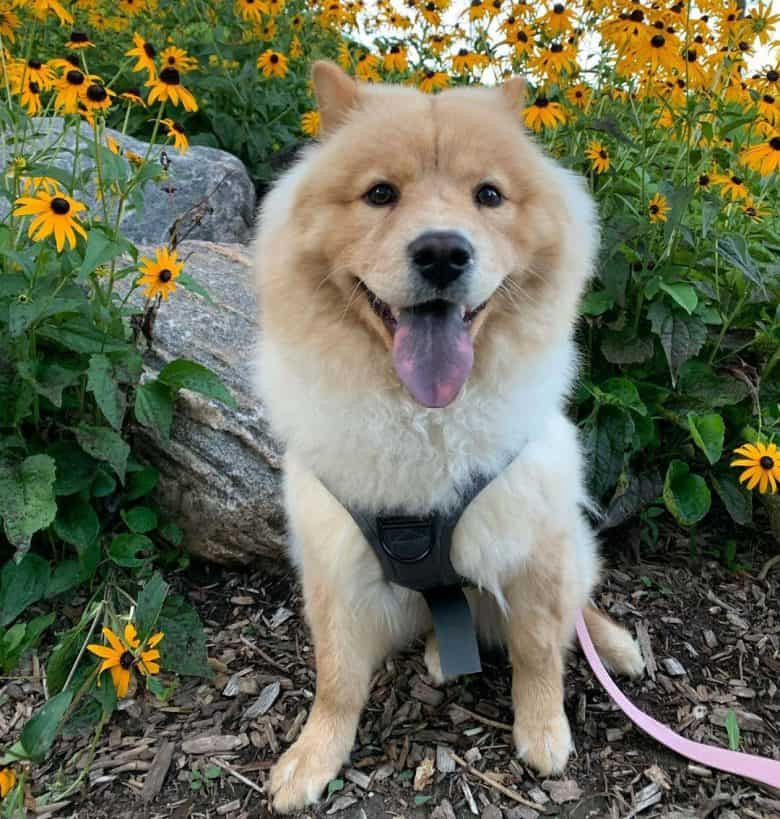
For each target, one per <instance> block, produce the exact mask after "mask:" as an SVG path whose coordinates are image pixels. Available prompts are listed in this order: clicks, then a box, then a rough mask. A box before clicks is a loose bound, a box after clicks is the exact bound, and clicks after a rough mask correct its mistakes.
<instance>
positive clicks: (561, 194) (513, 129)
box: [256, 63, 643, 812]
mask: <svg viewBox="0 0 780 819" xmlns="http://www.w3.org/2000/svg"><path fill="white" fill-rule="evenodd" d="M313 81H314V87H315V90H316V94H317V99H318V103H319V109H320V112H321V118H322V120H321V121H322V129H323V137H322V139H321V141H319V142H318V143H316V144H313V145H310V146H309V147H308V148H307V149H306V150H305V151H304V152H303V155H302V157H301V158H300V160H299V161H298V162H297V163H296V164H295V165H294V167H293V168H292V169H291V170H290V171H288V172H287V173H286V174H285V175H284V176H283V177H282V178H281V179H280V180H279V182H278V184H277V185H276V186H275V187H274V189H273V190H272V192H271V193H270V194H269V195H268V197H267V198H266V200H265V202H264V204H263V207H262V213H261V222H260V231H259V236H258V239H257V244H256V267H257V282H258V288H259V299H260V305H261V312H262V333H261V341H260V357H259V375H260V382H261V390H262V395H263V397H264V399H265V401H266V404H267V407H268V409H269V412H270V416H271V422H272V426H273V428H274V431H275V433H276V434H277V435H278V436H279V438H280V439H281V440H282V441H283V442H284V444H285V445H286V457H285V498H286V506H287V512H288V515H289V523H290V530H291V535H292V545H291V554H292V559H293V561H294V563H295V565H296V567H297V569H298V570H299V572H300V573H301V577H302V582H303V592H304V599H305V611H306V617H307V620H308V622H309V625H310V627H311V631H312V635H313V639H314V648H315V658H316V666H317V692H316V697H315V700H314V705H313V707H312V710H311V714H310V715H309V719H308V722H307V723H306V726H305V727H304V729H303V732H302V733H301V735H300V738H299V739H298V740H297V742H296V743H295V744H294V745H293V747H292V748H290V749H289V750H288V751H287V752H286V753H285V754H284V756H282V758H281V759H280V760H279V762H278V763H277V765H276V766H275V768H274V769H273V771H272V773H271V778H270V793H271V796H272V801H273V807H274V809H275V810H277V811H281V812H286V811H292V810H294V809H297V808H300V807H302V806H304V805H306V804H309V803H311V802H314V801H315V800H317V798H318V797H319V795H320V794H321V792H322V790H323V788H324V787H325V785H326V784H327V783H328V782H329V781H330V780H331V779H333V778H334V777H335V776H336V775H337V774H338V772H339V769H340V768H341V766H342V765H343V764H344V762H345V761H346V760H347V759H348V757H349V753H350V750H351V748H352V745H353V742H354V739H355V732H356V729H357V724H358V720H359V717H360V712H361V709H362V708H363V706H364V704H365V702H366V699H367V697H368V694H369V686H370V682H371V677H372V674H373V673H374V670H375V669H376V668H377V666H378V664H380V663H381V661H382V660H383V658H384V657H385V656H386V655H387V654H388V653H389V652H392V651H393V650H395V649H397V648H400V647H402V646H405V645H407V644H408V643H409V642H410V641H412V640H413V639H414V638H415V637H417V636H418V635H421V634H424V633H426V632H429V631H430V628H431V625H430V617H429V614H428V611H427V608H426V606H425V604H424V602H423V599H422V596H421V595H420V594H419V593H416V592H413V591H410V590H407V589H404V588H401V587H398V586H395V585H391V584H389V583H387V582H386V581H385V580H384V578H383V575H382V571H381V569H380V565H379V562H378V561H377V558H376V556H375V555H374V553H373V551H372V550H371V548H370V547H369V545H368V544H367V542H366V541H365V540H364V538H363V536H362V534H361V532H360V530H359V529H358V527H357V525H356V524H355V523H354V521H353V519H352V518H351V517H350V515H349V514H348V513H347V512H346V511H345V509H344V506H342V502H343V503H345V504H347V505H350V504H354V505H356V506H360V507H361V508H363V509H365V510H368V511H370V512H373V513H378V512H380V511H381V510H382V509H389V508H403V509H404V510H408V514H424V513H426V512H430V511H432V510H445V511H446V510H447V509H449V508H452V507H453V506H454V505H455V504H456V503H457V497H458V491H459V489H462V488H463V487H464V486H466V485H468V483H469V481H470V480H471V476H472V475H473V474H475V473H482V474H489V475H493V474H496V475H497V477H496V478H495V479H494V480H493V481H492V482H491V483H490V484H489V485H488V486H487V487H486V488H485V489H484V490H483V491H482V493H481V494H479V495H478V496H477V497H476V499H475V500H474V501H473V502H472V503H471V505H470V506H469V507H468V508H467V510H466V512H465V514H464V515H463V517H462V518H461V520H460V523H459V525H458V527H457V529H456V530H455V534H454V540H453V546H452V554H451V557H452V563H453V566H454V567H455V569H456V570H458V571H459V572H460V574H461V575H463V576H464V577H466V578H468V579H469V580H470V581H472V583H473V584H474V586H475V590H471V591H469V592H468V594H469V600H470V603H471V607H472V611H473V613H474V615H475V617H476V619H477V621H478V627H479V629H480V633H481V635H482V638H483V639H486V640H493V641H496V642H501V643H504V644H505V645H506V646H507V647H508V651H509V656H510V658H511V661H512V666H513V671H514V683H513V689H512V694H513V702H514V709H515V717H514V740H515V744H516V747H517V751H518V753H519V755H520V756H521V758H522V759H524V760H525V761H526V762H527V763H528V764H529V765H530V766H532V767H533V768H535V769H536V770H537V771H539V772H540V773H541V774H545V775H546V774H551V773H556V772H559V771H561V770H563V768H564V766H565V764H566V760H567V758H568V756H569V754H570V752H571V750H572V740H571V733H570V731H569V724H568V722H567V719H566V715H565V713H564V709H563V670H564V653H565V650H566V648H567V646H568V645H569V643H570V641H571V639H572V636H573V631H574V628H573V627H574V618H575V615H576V613H577V612H578V611H579V610H580V609H582V608H583V607H586V620H587V623H588V626H589V628H590V631H591V634H592V636H593V639H594V642H595V643H596V646H597V648H598V649H599V652H600V653H601V655H602V656H603V657H604V659H605V660H606V661H607V662H608V663H609V664H610V665H611V667H612V668H613V669H615V670H616V671H618V672H623V673H627V674H631V675H637V674H640V673H641V670H642V667H643V664H642V658H641V654H640V652H639V650H638V648H637V646H636V644H635V642H634V641H633V640H632V639H631V637H630V636H629V634H628V633H627V632H626V631H625V630H624V629H623V628H621V627H620V626H618V625H616V624H614V623H612V622H611V621H610V620H609V619H608V618H606V617H605V616H604V615H601V614H599V613H598V612H597V611H596V610H595V609H594V608H592V607H590V606H588V599H589V596H590V594H591V592H592V590H593V588H594V585H595V584H596V582H597V580H598V574H599V560H598V556H597V549H596V543H595V540H594V536H593V534H592V532H591V530H590V528H589V526H588V523H587V522H586V520H585V518H584V516H583V512H582V509H583V507H586V506H587V505H588V498H587V495H586V492H585V489H584V488H583V478H582V459H581V454H580V447H579V444H578V440H577V434H576V430H575V427H574V426H573V425H572V423H571V422H570V421H568V420H567V418H566V417H565V415H564V412H563V409H562V406H563V403H564V398H565V395H566V393H567V390H568V389H569V387H570V384H571V381H572V378H573V376H574V373H575V363H576V355H575V351H574V348H573V345H572V327H573V324H574V321H575V317H576V314H577V304H578V300H579V298H580V295H581V293H582V291H583V288H584V286H585V283H586V281H587V279H588V277H589V276H590V274H591V271H592V268H593V263H594V256H595V253H596V249H597V245H598V230H597V224H596V214H595V210H594V205H593V203H592V201H591V199H590V197H589V195H588V194H587V192H586V189H585V186H584V185H583V183H582V181H581V180H580V179H579V178H577V177H576V176H574V175H573V174H571V173H569V172H568V171H566V170H563V169H562V168H561V167H559V166H558V165H557V164H556V163H555V162H553V161H552V160H551V159H549V158H548V157H547V156H545V155H544V154H543V152H542V151H541V150H540V149H539V148H538V147H537V146H536V145H535V144H534V143H533V141H532V140H531V139H529V137H528V136H527V134H526V133H525V132H524V130H523V128H522V126H521V124H520V119H519V116H518V112H519V110H520V109H521V107H522V104H523V98H524V91H525V84H524V82H523V80H521V79H519V78H516V79H512V80H509V81H508V82H506V83H505V84H504V85H503V86H501V87H499V88H490V89H488V88H472V87H470V88H465V87H463V88H457V89H452V90H449V91H445V92H444V93H442V94H439V95H438V96H427V95H425V94H422V93H420V92H418V91H416V90H413V89H411V88H404V87H398V86H373V85H364V84H359V83H355V81H354V80H352V79H351V78H349V77H348V76H347V75H345V74H344V73H342V72H341V71H340V69H338V68H337V67H336V66H334V65H333V64H330V63H318V64H316V65H315V66H314V72H313ZM513 456H514V457H513ZM511 457H513V460H512V461H511V463H510V465H509V466H508V467H506V468H503V467H504V465H505V463H506V462H507V460H508V459H509V458H511ZM326 486H327V487H328V488H327V489H326V488H325V487H326ZM331 493H332V494H331ZM337 498H338V499H337ZM425 659H426V663H427V666H428V669H429V671H430V674H431V676H432V677H434V678H440V676H441V672H440V666H439V661H438V654H437V649H436V644H435V640H433V638H432V637H430V636H429V638H428V644H427V648H426V652H425Z"/></svg>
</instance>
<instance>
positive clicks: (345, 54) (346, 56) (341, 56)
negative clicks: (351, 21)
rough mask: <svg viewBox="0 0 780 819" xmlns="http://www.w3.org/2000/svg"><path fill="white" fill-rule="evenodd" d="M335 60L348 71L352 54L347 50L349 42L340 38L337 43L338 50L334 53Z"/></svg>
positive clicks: (350, 66)
mask: <svg viewBox="0 0 780 819" xmlns="http://www.w3.org/2000/svg"><path fill="white" fill-rule="evenodd" d="M336 62H337V63H338V64H339V65H340V66H341V67H342V68H343V69H344V70H345V71H349V70H350V68H352V54H351V53H350V50H349V43H348V42H347V41H346V40H342V41H341V42H340V43H339V50H338V53H337V54H336Z"/></svg>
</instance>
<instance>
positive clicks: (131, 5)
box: [116, 0, 147, 17]
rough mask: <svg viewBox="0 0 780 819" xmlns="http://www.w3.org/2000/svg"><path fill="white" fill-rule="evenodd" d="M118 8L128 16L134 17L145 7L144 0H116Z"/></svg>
mask: <svg viewBox="0 0 780 819" xmlns="http://www.w3.org/2000/svg"><path fill="white" fill-rule="evenodd" d="M116 2H117V4H118V5H119V8H120V9H121V10H122V11H123V12H124V13H125V14H127V15H128V16H130V17H135V15H136V14H141V12H142V11H144V10H145V9H146V6H147V2H146V0H116Z"/></svg>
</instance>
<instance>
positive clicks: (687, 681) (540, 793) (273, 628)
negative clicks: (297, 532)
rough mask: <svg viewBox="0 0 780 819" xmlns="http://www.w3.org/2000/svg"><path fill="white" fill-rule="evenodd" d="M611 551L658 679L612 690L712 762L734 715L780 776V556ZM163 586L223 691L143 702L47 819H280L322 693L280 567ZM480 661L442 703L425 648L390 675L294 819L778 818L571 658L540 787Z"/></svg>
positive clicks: (18, 718) (753, 549) (631, 542)
mask: <svg viewBox="0 0 780 819" xmlns="http://www.w3.org/2000/svg"><path fill="white" fill-rule="evenodd" d="M610 541H611V542H610V543H608V544H607V548H606V556H607V565H608V567H609V568H608V570H607V572H606V575H605V580H604V582H603V584H602V586H601V588H600V593H599V595H598V598H597V602H598V604H599V605H600V606H601V607H602V608H603V609H605V610H607V611H609V612H610V613H611V614H612V615H613V616H614V617H616V618H617V619H619V620H620V621H621V622H623V623H625V624H626V625H628V626H629V627H630V628H631V630H632V631H634V632H636V633H637V634H638V636H640V638H641V639H640V642H641V644H642V647H643V651H644V653H645V659H646V661H647V662H648V672H647V673H646V674H645V676H644V677H643V678H642V679H641V680H639V681H636V682H627V681H624V680H620V685H621V688H622V689H623V691H624V692H625V693H626V694H627V695H628V697H629V698H630V699H632V700H633V701H634V702H636V703H637V704H638V705H639V706H640V707H641V708H642V709H644V710H646V711H647V712H648V713H649V714H651V715H652V716H654V717H655V718H657V719H659V720H661V721H662V722H664V723H666V724H667V725H670V726H671V727H673V728H674V729H675V730H677V731H679V732H680V733H682V734H683V735H684V736H686V737H688V738H690V739H694V740H697V741H700V742H705V743H708V744H712V745H717V746H723V747H728V744H729V737H728V732H727V729H726V727H725V725H726V722H727V719H729V720H731V719H733V718H731V717H727V715H728V714H729V712H733V713H734V714H735V716H736V720H737V723H738V725H739V737H738V741H739V747H740V750H743V751H746V752H750V753H754V754H759V755H762V756H767V757H771V758H774V759H780V696H778V684H780V683H778V679H779V678H780V615H779V614H778V606H777V602H778V586H780V568H775V569H774V570H773V571H772V572H770V573H769V574H768V576H767V577H766V578H765V579H762V578H760V577H759V574H760V569H761V566H762V565H763V564H764V562H765V561H766V560H768V559H769V558H770V557H772V556H773V555H774V554H776V552H777V546H776V544H773V543H772V542H771V541H770V540H763V541H761V540H760V539H757V540H754V541H753V542H745V541H742V542H741V543H740V548H739V552H738V556H737V559H738V560H739V561H740V564H739V565H734V563H733V561H732V563H731V565H730V566H729V567H728V568H727V567H726V566H724V565H723V564H722V562H720V561H719V560H716V559H713V557H712V554H713V553H714V552H715V551H716V550H718V551H719V550H720V549H721V546H722V544H720V543H719V542H718V540H717V538H715V537H714V536H713V537H710V538H709V539H708V538H706V537H703V536H701V535H700V536H699V542H698V544H697V547H698V550H699V552H698V554H699V556H698V557H693V558H692V557H691V555H690V552H689V544H688V542H687V541H684V540H681V539H679V537H677V536H674V535H672V534H670V535H668V536H662V542H661V543H660V544H657V545H656V547H655V548H654V549H653V550H652V551H648V549H647V547H645V546H643V547H642V548H643V551H642V553H641V556H638V554H637V553H638V551H639V550H638V546H637V544H638V534H637V532H636V531H635V530H630V529H629V530H625V531H623V532H619V533H617V534H613V536H612V537H611V538H610ZM168 580H169V581H170V582H172V583H173V584H174V585H176V586H178V587H179V589H180V590H181V591H183V592H184V593H186V594H187V595H188V596H189V598H190V600H191V601H192V602H193V603H194V604H195V605H196V607H197V608H198V610H199V611H200V614H201V616H202V618H203V619H204V622H205V623H206V626H207V629H208V635H209V657H210V663H211V665H212V669H213V671H214V677H213V679H212V680H210V681H203V680H196V679H188V680H186V681H185V682H184V683H183V684H182V685H181V686H180V687H179V688H178V689H177V690H176V691H175V693H174V694H173V696H172V697H171V699H170V700H169V701H168V703H167V704H164V705H163V704H160V703H159V702H157V701H155V700H154V699H153V698H152V697H151V696H149V695H145V694H144V693H143V691H141V690H139V691H138V692H137V694H136V696H134V697H131V698H129V699H127V700H124V701H123V702H122V704H121V705H122V710H121V712H120V713H119V714H117V715H115V716H114V718H113V719H112V721H111V723H110V725H109V727H108V728H107V730H106V732H105V733H104V735H103V736H102V737H101V740H100V743H99V745H98V747H97V751H96V754H95V758H94V760H93V762H92V765H91V768H90V771H89V774H88V776H87V777H86V778H85V781H84V784H83V786H82V789H81V791H80V792H79V793H77V794H75V795H74V796H73V797H71V799H70V800H69V802H68V803H67V804H65V805H63V806H62V807H61V808H60V809H59V811H58V812H55V813H53V814H44V815H51V816H56V817H68V816H70V817H78V819H108V817H110V818H111V819H130V818H131V817H132V819H136V818H137V819H145V818H148V819H164V818H165V819H185V817H203V819H206V818H207V817H208V818H209V819H217V817H222V816H224V817H228V819H243V818H244V817H263V816H268V815H270V814H269V811H268V807H267V803H266V800H265V796H264V794H263V793H262V791H263V789H264V785H265V782H266V780H267V777H268V770H269V768H270V767H271V765H272V764H273V762H274V760H275V759H276V758H277V757H278V756H279V754H280V753H281V751H283V750H284V749H285V748H286V747H288V745H289V744H290V743H291V742H292V741H293V740H294V738H295V737H296V736H297V734H298V733H299V731H300V729H301V726H302V723H303V721H304V720H305V717H306V714H307V713H308V710H309V707H310V705H311V701H312V698H313V693H314V687H315V675H314V669H313V662H312V649H311V644H310V638H309V634H308V631H307V629H306V626H305V624H304V622H303V621H302V618H301V616H300V603H301V601H300V593H299V588H298V586H297V582H296V581H295V579H294V577H293V575H292V574H291V573H290V572H289V571H288V570H280V569H279V567H276V568H275V569H270V570H269V569H264V570H263V571H258V572H254V573H251V574H250V573H240V572H232V571H227V570H222V569H218V568H215V567H208V566H194V567H191V568H190V569H188V570H187V571H186V572H180V573H178V574H176V575H174V576H172V577H169V578H168ZM483 659H484V665H485V669H484V672H483V673H482V674H481V675H477V676H474V677H469V678H465V679H462V680H459V681H455V682H453V683H450V684H447V685H445V686H443V687H441V688H436V687H435V686H434V685H433V684H432V681H431V680H430V679H429V678H428V676H427V674H426V671H425V666H424V664H423V661H422V646H421V645H420V644H417V645H414V646H411V647H410V649H409V651H407V652H405V653H403V654H402V655H398V656H395V657H393V658H391V659H388V660H387V661H386V663H385V665H384V667H383V668H382V669H381V670H380V671H379V672H378V673H377V675H376V678H375V680H374V685H373V689H372V695H371V699H370V702H369V704H368V706H367V708H366V709H365V711H364V714H363V718H362V720H361V723H360V728H359V732H358V738H357V742H356V744H355V748H354V750H353V754H352V759H351V762H350V767H349V768H348V769H347V770H346V771H344V772H343V773H342V774H341V775H340V777H339V779H338V780H335V781H334V782H333V783H331V786H330V788H329V791H330V793H329V794H326V796H325V798H324V799H323V801H322V802H321V803H320V804H319V805H317V806H315V807H313V808H310V809H309V810H307V811H304V812H302V813H301V814H299V816H301V817H303V816H307V817H312V819H313V818H314V817H323V816H331V815H333V816H336V817H339V819H379V817H399V816H404V817H410V818H411V817H432V819H453V817H458V818H460V817H472V816H480V817H482V819H502V817H503V818H504V819H534V817H537V816H544V817H556V816H557V817H568V818H569V819H586V818H587V817H615V819H617V817H620V818H621V819H631V817H634V816H640V817H641V818H642V819H649V818H650V817H668V819H694V817H696V819H705V818H706V817H713V818H714V819H718V818H719V819H737V818H738V817H763V818H764V819H769V817H780V792H776V791H771V790H770V789H768V788H762V787H758V786H756V785H754V784H752V783H750V782H747V781H744V780H739V779H737V778H735V777H731V776H727V775H721V774H719V773H717V772H715V771H711V770H708V769H705V768H702V767H699V766H696V765H693V764H689V763H688V762H687V761H686V760H685V759H683V758H681V757H678V756H676V755H675V754H673V753H672V752H670V751H667V750H666V749H665V748H663V747H661V746H659V745H658V744H656V743H655V742H654V741H653V740H651V739H649V738H648V737H646V736H645V735H643V734H641V733H640V732H639V731H638V730H637V729H636V728H634V727H633V726H632V724H631V723H630V722H629V721H628V720H627V718H626V717H625V716H624V715H623V714H622V712H620V711H619V710H617V709H616V707H615V706H614V705H613V704H612V703H611V701H610V700H609V698H608V696H607V694H606V693H605V692H604V690H603V689H602V688H601V687H600V685H599V684H598V683H597V682H596V681H595V680H594V677H593V675H592V673H591V671H590V669H589V667H588V666H587V664H586V662H585V660H584V658H583V656H582V654H581V653H580V652H579V651H572V653H571V658H570V663H569V669H568V673H567V678H566V709H567V712H568V715H569V719H570V722H571V725H572V730H573V733H574V741H575V745H576V748H577V751H576V755H575V756H574V757H573V758H572V759H571V761H570V764H569V766H568V768H567V770H566V772H565V773H564V775H563V776H561V777H558V778H555V779H547V780H545V779H542V778H539V777H536V776H535V775H534V774H533V773H532V772H531V771H530V770H528V769H527V768H525V767H524V766H523V765H522V764H521V763H519V762H518V761H517V760H516V759H515V758H514V754H513V748H512V738H511V722H512V710H511V699H510V683H511V673H510V670H509V666H508V662H507V660H506V659H505V658H503V657H500V656H497V657H496V656H494V657H488V658H483ZM36 666H38V663H36V662H33V666H32V672H33V673H32V675H30V677H28V678H26V679H16V680H12V681H10V682H7V683H6V685H5V686H4V688H3V689H2V690H1V691H0V737H2V741H3V743H4V744H5V743H7V742H8V741H9V740H12V739H14V738H15V734H16V732H18V729H19V727H20V725H21V724H22V723H23V722H24V719H25V718H26V713H28V711H29V710H31V709H32V708H33V707H37V706H38V705H39V704H40V702H41V701H42V695H43V691H42V686H41V684H40V676H37V677H36ZM37 673H38V675H39V674H40V669H39V668H38V672H37ZM736 739H737V738H736V737H732V741H734V740H736ZM87 744H88V743H87V739H86V738H75V739H69V740H62V741H60V742H59V743H58V746H57V752H56V753H55V754H54V755H53V757H52V759H51V760H50V761H49V762H48V763H46V764H45V765H43V766H41V767H40V768H38V769H36V770H34V771H33V783H34V784H33V789H32V790H33V793H35V792H36V791H37V790H39V789H40V786H41V784H42V783H46V782H52V781H54V777H56V776H59V775H62V774H64V775H65V776H66V777H71V778H73V777H74V776H75V775H76V774H77V772H78V771H79V769H80V766H81V765H83V758H84V754H83V753H82V752H83V751H84V750H85V749H86V747H87ZM448 750H452V751H454V753H455V754H456V755H457V757H458V760H459V761H458V762H456V761H454V760H453V759H452V757H450V756H449V753H448ZM168 766H169V767H168ZM479 774H482V775H483V776H482V777H480V776H479ZM485 776H487V778H488V779H490V780H492V781H486V780H485V778H484V777H485ZM246 782H248V783H249V784H245V783H246ZM495 782H498V783H499V785H502V786H503V789H501V788H498V787H496V786H495V784H494V783H495ZM250 785H251V786H252V787H250ZM31 815H35V814H31ZM38 815H41V814H38Z"/></svg>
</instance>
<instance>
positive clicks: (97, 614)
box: [61, 598, 105, 691]
mask: <svg viewBox="0 0 780 819" xmlns="http://www.w3.org/2000/svg"><path fill="white" fill-rule="evenodd" d="M104 603H105V598H104V599H103V600H101V601H100V602H99V603H98V607H97V609H96V611H95V616H94V617H93V618H92V624H91V625H90V627H89V631H88V632H87V636H86V638H85V639H84V642H83V643H82V644H81V649H80V650H79V654H78V657H76V661H75V662H74V663H73V665H72V666H71V668H70V672H69V673H68V677H67V679H66V680H65V685H63V686H62V689H61V690H62V691H65V689H66V688H67V687H68V686H69V685H70V682H71V680H72V679H73V675H74V674H75V673H76V669H77V668H78V665H79V663H80V662H81V658H82V657H83V656H84V652H85V651H86V650H87V644H88V643H89V640H90V638H91V637H92V632H93V631H94V630H95V626H96V625H97V621H98V617H100V614H101V612H102V611H103V604H104Z"/></svg>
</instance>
